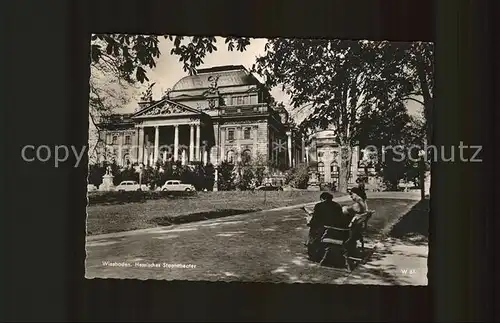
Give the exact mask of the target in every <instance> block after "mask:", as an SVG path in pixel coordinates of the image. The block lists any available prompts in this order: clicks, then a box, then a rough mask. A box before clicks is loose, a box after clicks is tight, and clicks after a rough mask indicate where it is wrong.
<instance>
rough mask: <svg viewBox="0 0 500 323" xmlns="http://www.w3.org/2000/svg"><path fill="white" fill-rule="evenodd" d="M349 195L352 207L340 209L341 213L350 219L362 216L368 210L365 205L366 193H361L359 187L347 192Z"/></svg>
mask: <svg viewBox="0 0 500 323" xmlns="http://www.w3.org/2000/svg"><path fill="white" fill-rule="evenodd" d="M349 195H350V196H351V199H352V200H353V201H354V203H353V204H352V205H349V206H344V207H342V213H344V214H345V215H349V216H350V217H351V218H352V217H354V216H356V215H357V214H363V213H365V212H366V211H367V210H368V205H367V203H366V193H365V192H363V191H362V190H361V189H360V188H359V187H354V188H352V189H351V190H349Z"/></svg>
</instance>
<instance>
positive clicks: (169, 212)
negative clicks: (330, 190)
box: [87, 191, 342, 235]
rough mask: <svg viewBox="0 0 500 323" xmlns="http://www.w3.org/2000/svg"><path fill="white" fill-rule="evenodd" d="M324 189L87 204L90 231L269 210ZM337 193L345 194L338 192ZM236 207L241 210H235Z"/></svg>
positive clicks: (315, 195) (312, 197) (307, 198)
mask: <svg viewBox="0 0 500 323" xmlns="http://www.w3.org/2000/svg"><path fill="white" fill-rule="evenodd" d="M319 195H320V192H311V191H282V192H250V191H240V192H236V191H230V192H225V191H220V192H199V193H197V195H196V196H193V197H177V198H163V199H158V200H147V201H143V202H135V203H126V204H112V205H109V204H108V205H106V204H98V205H90V206H88V207H87V234H88V235H97V234H104V233H112V232H122V231H130V230H136V229H147V228H153V227H157V226H162V225H169V224H178V223H185V222H189V221H198V220H203V219H209V218H217V217H222V216H230V215H235V214H243V213H247V212H252V211H259V210H268V209H273V208H277V207H283V206H290V205H295V204H301V203H309V202H314V201H318V200H319ZM334 195H335V196H340V195H342V194H341V193H335V194H334ZM235 210H236V211H237V212H235Z"/></svg>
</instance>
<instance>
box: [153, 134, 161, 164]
mask: <svg viewBox="0 0 500 323" xmlns="http://www.w3.org/2000/svg"><path fill="white" fill-rule="evenodd" d="M158 159H160V126H155V150H154V157H153V160H154V163H156V162H157V161H158Z"/></svg>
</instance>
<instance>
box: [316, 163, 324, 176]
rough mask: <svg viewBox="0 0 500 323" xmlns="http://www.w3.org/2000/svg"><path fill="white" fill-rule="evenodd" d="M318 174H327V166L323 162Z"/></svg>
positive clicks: (319, 165) (319, 164) (320, 164)
mask: <svg viewBox="0 0 500 323" xmlns="http://www.w3.org/2000/svg"><path fill="white" fill-rule="evenodd" d="M318 172H319V173H320V174H324V173H325V164H324V163H323V162H319V163H318Z"/></svg>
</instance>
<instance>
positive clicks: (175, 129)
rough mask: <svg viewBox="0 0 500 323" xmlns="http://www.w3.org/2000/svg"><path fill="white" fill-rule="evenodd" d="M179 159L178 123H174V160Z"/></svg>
mask: <svg viewBox="0 0 500 323" xmlns="http://www.w3.org/2000/svg"><path fill="white" fill-rule="evenodd" d="M178 160H179V125H178V124H175V125H174V161H178Z"/></svg>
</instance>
